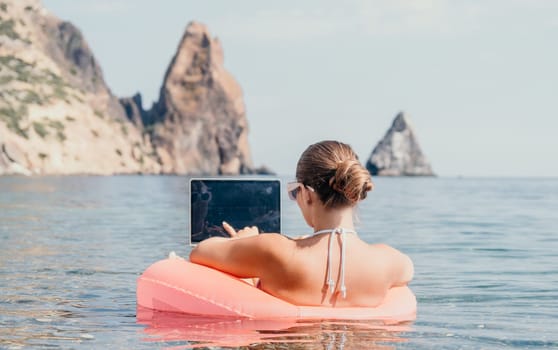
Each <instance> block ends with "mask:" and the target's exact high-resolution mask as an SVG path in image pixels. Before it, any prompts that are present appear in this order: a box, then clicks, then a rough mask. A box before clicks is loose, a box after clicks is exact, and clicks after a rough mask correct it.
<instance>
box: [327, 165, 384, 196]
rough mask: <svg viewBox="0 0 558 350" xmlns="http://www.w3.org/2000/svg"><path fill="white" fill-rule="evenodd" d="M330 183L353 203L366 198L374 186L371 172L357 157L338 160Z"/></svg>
mask: <svg viewBox="0 0 558 350" xmlns="http://www.w3.org/2000/svg"><path fill="white" fill-rule="evenodd" d="M329 185H330V187H331V188H332V189H333V190H334V191H336V192H338V193H340V194H342V195H343V196H345V198H346V199H347V200H348V201H349V202H350V203H351V204H356V203H357V202H358V201H359V200H362V199H364V198H366V193H367V192H368V191H371V190H372V188H373V185H372V181H371V180H370V173H369V172H368V170H366V169H365V168H364V167H363V166H362V164H360V162H359V161H358V160H357V159H345V160H343V161H341V162H338V163H337V168H336V169H335V175H333V176H332V177H331V178H330V180H329Z"/></svg>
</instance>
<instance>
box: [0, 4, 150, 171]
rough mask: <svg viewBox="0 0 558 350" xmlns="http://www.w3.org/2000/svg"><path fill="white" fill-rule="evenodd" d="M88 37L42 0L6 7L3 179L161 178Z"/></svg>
mask: <svg viewBox="0 0 558 350" xmlns="http://www.w3.org/2000/svg"><path fill="white" fill-rule="evenodd" d="M153 153H154V152H153V148H152V147H151V145H150V141H149V140H148V139H146V138H145V137H144V136H143V134H142V132H141V130H139V129H138V128H136V127H135V126H134V124H133V123H131V122H130V121H128V119H127V118H126V113H125V112H124V108H122V106H121V105H120V103H119V101H118V99H117V98H116V97H115V96H114V95H113V94H112V93H111V91H110V89H109V88H108V87H107V86H106V84H105V82H104V78H103V74H102V71H101V68H100V67H99V65H98V63H97V61H96V60H95V58H94V56H93V54H92V53H91V50H90V49H89V47H88V45H87V43H86V42H85V40H84V38H83V36H82V34H81V33H80V31H79V30H78V29H77V28H76V27H74V26H73V25H72V24H70V23H68V22H64V21H60V20H59V19H57V18H56V17H54V16H53V15H51V14H50V13H48V12H47V11H46V10H45V9H44V8H43V7H42V6H41V2H40V1H39V0H10V1H8V0H0V174H5V173H20V174H76V173H88V174H114V173H137V172H154V173H157V172H159V171H160V168H161V167H160V164H159V163H158V162H157V159H156V158H155V157H153V156H152V154H153Z"/></svg>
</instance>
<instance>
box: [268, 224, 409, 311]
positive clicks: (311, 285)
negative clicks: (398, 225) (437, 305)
mask: <svg viewBox="0 0 558 350" xmlns="http://www.w3.org/2000/svg"><path fill="white" fill-rule="evenodd" d="M285 239H286V238H285ZM333 239H334V242H333V246H332V249H331V255H330V258H331V278H332V280H333V282H334V291H333V292H332V291H331V290H330V289H329V288H328V286H327V270H328V245H329V240H330V235H329V234H320V235H317V236H312V237H308V238H305V239H300V240H290V241H289V242H287V243H285V242H283V244H285V245H286V246H283V244H278V245H277V246H276V247H277V249H281V251H277V252H276V253H277V256H278V259H277V263H276V264H273V265H274V267H272V268H271V271H270V273H269V274H268V275H265V274H264V275H262V276H261V277H260V284H261V288H262V289H263V290H265V291H266V292H268V293H270V294H272V295H275V296H277V297H279V298H281V299H283V300H286V301H289V302H291V303H294V304H297V305H322V306H337V307H349V306H377V305H378V304H380V303H381V302H382V300H383V298H384V296H385V294H386V292H387V290H388V289H389V288H391V287H392V286H394V285H397V284H398V283H397V282H400V283H399V284H404V283H405V282H406V281H403V280H402V279H404V278H402V277H404V276H401V275H405V272H401V269H407V270H408V269H409V268H411V269H412V263H411V267H409V266H404V265H405V264H406V263H407V260H408V263H410V259H408V257H406V256H405V255H403V254H401V253H400V252H398V251H397V250H395V249H393V248H391V247H389V246H386V245H370V244H368V243H366V242H364V241H362V240H361V239H360V238H358V236H357V235H356V234H351V233H348V234H345V240H344V244H345V249H346V252H345V254H346V256H345V276H344V282H345V285H346V297H345V298H343V296H342V295H341V293H340V286H341V284H342V278H341V271H340V270H341V235H337V234H336V235H333ZM289 245H290V246H289ZM398 260H399V261H400V262H399V263H398ZM270 266H272V265H270ZM406 274H407V275H408V274H409V272H406ZM411 278H412V272H411V276H409V278H408V280H410V279H411ZM398 280H401V281H398Z"/></svg>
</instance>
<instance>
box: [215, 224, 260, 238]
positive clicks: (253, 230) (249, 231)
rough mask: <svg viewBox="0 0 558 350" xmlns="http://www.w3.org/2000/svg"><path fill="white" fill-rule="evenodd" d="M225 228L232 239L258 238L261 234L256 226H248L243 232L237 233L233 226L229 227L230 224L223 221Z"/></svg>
mask: <svg viewBox="0 0 558 350" xmlns="http://www.w3.org/2000/svg"><path fill="white" fill-rule="evenodd" d="M223 228H224V229H225V231H226V232H227V233H228V234H229V236H231V238H244V237H251V236H257V235H259V234H260V232H259V231H258V228H257V227H256V226H251V227H248V226H246V227H245V228H243V229H242V230H239V231H236V230H235V229H234V228H233V227H232V226H231V225H229V223H227V222H225V221H223Z"/></svg>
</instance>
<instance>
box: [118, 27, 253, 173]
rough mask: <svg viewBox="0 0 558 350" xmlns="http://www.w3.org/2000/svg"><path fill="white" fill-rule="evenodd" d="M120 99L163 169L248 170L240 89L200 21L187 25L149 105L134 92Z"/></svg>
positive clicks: (215, 171) (246, 127)
mask: <svg viewBox="0 0 558 350" xmlns="http://www.w3.org/2000/svg"><path fill="white" fill-rule="evenodd" d="M122 103H123V105H124V106H125V108H126V111H127V112H128V118H129V119H130V120H132V121H134V123H136V124H137V125H139V124H141V125H143V127H144V128H145V130H147V131H148V133H149V135H150V137H151V140H152V143H153V146H154V147H155V149H156V152H157V155H158V157H159V160H160V163H161V165H162V169H163V172H166V173H179V174H182V173H190V174H192V173H199V174H239V173H241V174H242V173H251V172H253V169H252V162H251V156H250V149H249V146H248V122H247V120H246V116H245V114H246V111H245V109H244V102H243V99H242V90H241V89H240V86H239V85H238V83H237V82H236V81H235V80H234V78H233V77H232V76H231V75H230V74H229V73H228V72H227V71H226V70H225V68H224V67H223V50H222V48H221V44H220V43H219V41H218V39H213V38H211V36H210V34H209V31H208V30H207V28H206V27H205V26H204V25H203V24H200V23H196V22H192V23H190V24H189V25H188V27H187V28H186V32H185V33H184V36H183V37H182V40H181V42H180V44H179V46H178V49H177V52H176V54H175V56H174V58H173V59H172V62H171V64H170V66H169V68H168V69H167V72H166V74H165V78H164V81H163V86H162V87H161V92H160V96H159V101H158V102H157V103H156V104H155V105H154V106H153V108H152V109H151V110H150V111H143V110H142V109H141V96H139V95H136V96H135V97H134V98H133V99H132V100H131V101H130V100H122ZM140 121H141V122H140Z"/></svg>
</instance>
